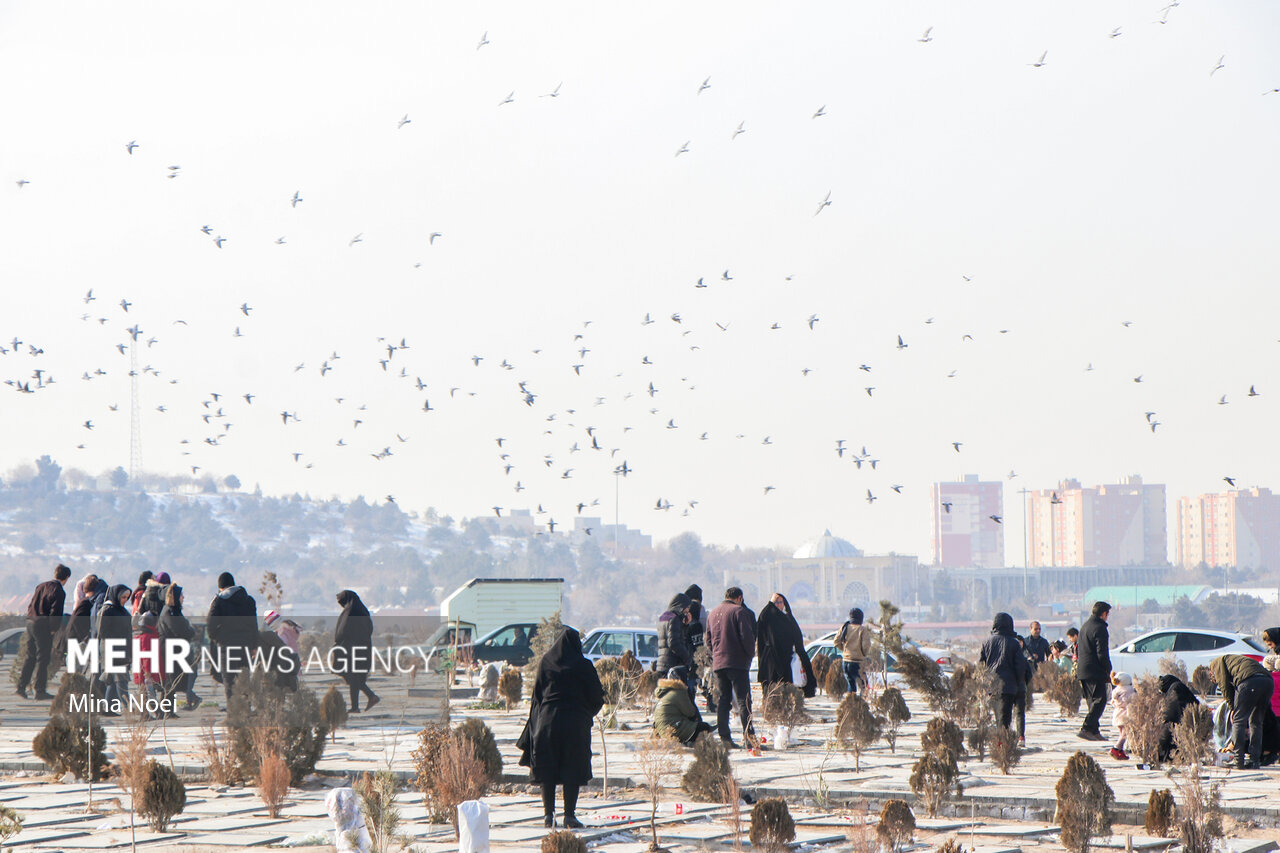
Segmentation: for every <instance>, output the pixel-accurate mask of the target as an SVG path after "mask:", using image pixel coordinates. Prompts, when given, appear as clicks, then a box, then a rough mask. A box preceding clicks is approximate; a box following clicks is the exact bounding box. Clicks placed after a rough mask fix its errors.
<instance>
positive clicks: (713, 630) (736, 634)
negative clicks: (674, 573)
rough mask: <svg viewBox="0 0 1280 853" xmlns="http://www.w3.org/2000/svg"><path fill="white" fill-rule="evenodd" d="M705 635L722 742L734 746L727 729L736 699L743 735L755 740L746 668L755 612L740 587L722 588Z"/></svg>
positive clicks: (753, 637)
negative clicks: (717, 691) (722, 599)
mask: <svg viewBox="0 0 1280 853" xmlns="http://www.w3.org/2000/svg"><path fill="white" fill-rule="evenodd" d="M704 637H705V639H706V643H707V648H708V649H709V650H710V651H711V668H712V670H714V671H715V674H716V686H717V687H718V689H719V694H720V699H719V701H718V702H717V703H716V730H717V731H718V732H719V734H720V739H721V740H722V741H724V744H725V746H727V747H728V748H729V749H737V747H738V745H737V744H736V743H734V742H733V733H732V732H731V731H730V730H729V710H730V708H731V707H732V706H733V704H734V703H735V700H736V704H737V708H738V717H739V719H740V720H741V721H742V737H743V740H744V741H745V742H746V743H747V745H748V746H749V745H751V744H752V743H754V742H755V727H754V726H753V725H752V723H751V681H750V676H749V672H750V669H751V659H752V658H753V657H754V656H755V650H756V615H755V614H754V613H752V612H751V609H750V608H749V607H747V606H746V605H745V604H743V603H742V590H741V589H739V588H738V587H736V586H731V587H729V588H728V589H726V590H725V591H724V601H722V602H720V604H718V605H716V607H715V609H714V610H712V611H711V612H710V613H708V614H707V629H706V633H705V634H704Z"/></svg>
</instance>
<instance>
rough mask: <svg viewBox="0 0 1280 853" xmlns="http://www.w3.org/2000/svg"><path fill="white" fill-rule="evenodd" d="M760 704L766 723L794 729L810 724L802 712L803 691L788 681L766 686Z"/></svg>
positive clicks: (806, 715)
mask: <svg viewBox="0 0 1280 853" xmlns="http://www.w3.org/2000/svg"><path fill="white" fill-rule="evenodd" d="M761 704H762V705H763V706H764V707H763V708H762V710H761V713H762V714H763V716H764V721H765V722H766V723H770V724H772V725H775V726H788V727H792V728H794V727H795V726H803V725H806V724H808V723H810V722H812V720H810V718H809V715H808V714H806V713H805V712H804V691H803V690H801V689H800V688H799V687H797V686H795V685H794V684H792V683H790V682H789V681H781V682H778V683H777V684H766V685H765V687H764V698H763V701H762V702H761Z"/></svg>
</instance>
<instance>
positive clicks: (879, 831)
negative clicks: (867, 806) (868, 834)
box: [876, 800, 916, 853]
mask: <svg viewBox="0 0 1280 853" xmlns="http://www.w3.org/2000/svg"><path fill="white" fill-rule="evenodd" d="M915 832H916V816H915V815H914V814H912V813H911V807H910V806H908V805H907V803H906V801H905V800H889V801H888V802H887V803H885V804H884V808H882V809H881V810H880V823H879V824H877V825H876V837H877V838H879V839H880V844H881V846H882V847H885V848H886V849H888V850H890V851H892V853H897V851H899V850H901V849H902V848H903V847H905V846H906V845H907V844H909V843H911V839H912V836H914V835H915Z"/></svg>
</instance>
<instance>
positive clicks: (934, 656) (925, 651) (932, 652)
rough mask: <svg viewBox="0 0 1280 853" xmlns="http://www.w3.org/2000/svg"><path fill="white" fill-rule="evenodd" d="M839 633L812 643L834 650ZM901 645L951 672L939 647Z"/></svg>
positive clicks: (946, 653)
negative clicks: (830, 647)
mask: <svg viewBox="0 0 1280 853" xmlns="http://www.w3.org/2000/svg"><path fill="white" fill-rule="evenodd" d="M839 633H840V632H839V631H830V632H828V633H826V634H823V635H822V636H821V637H819V638H818V639H816V640H814V641H813V642H814V643H818V644H821V645H823V646H832V647H833V650H834V645H835V641H836V636H837V635H838V634H839ZM811 645H812V644H811ZM903 645H904V646H907V647H908V648H912V649H915V650H916V651H917V652H919V653H920V654H922V655H924V656H925V657H927V658H929V660H931V661H933V662H934V663H936V664H937V665H938V666H940V667H942V669H943V670H944V671H947V672H950V671H951V669H952V663H953V661H952V660H951V652H950V650H948V649H944V648H941V647H940V646H922V645H920V644H919V643H917V642H916V641H915V640H904V641H903ZM806 648H808V647H806ZM818 651H821V652H825V653H826V655H827V657H831V656H832V651H828V650H826V649H818ZM813 655H814V652H810V653H809V656H810V657H813ZM835 657H837V658H838V657H840V655H839V653H836V654H835Z"/></svg>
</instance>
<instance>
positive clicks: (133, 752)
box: [114, 714, 151, 828]
mask: <svg viewBox="0 0 1280 853" xmlns="http://www.w3.org/2000/svg"><path fill="white" fill-rule="evenodd" d="M116 734H117V737H116V742H115V744H114V747H115V755H116V764H115V774H116V780H117V784H118V785H119V786H120V788H121V789H123V790H125V791H128V792H129V826H130V828H132V827H133V815H134V813H135V812H136V811H137V810H138V801H139V800H141V799H142V788H143V786H144V785H145V784H146V781H147V741H148V740H149V739H150V737H151V731H150V730H149V729H148V728H147V721H146V718H145V717H143V716H142V715H141V714H138V715H135V716H132V717H129V718H127V722H126V724H125V726H124V727H123V729H119V730H117V732H116Z"/></svg>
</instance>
